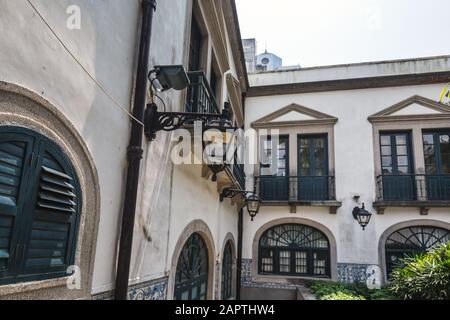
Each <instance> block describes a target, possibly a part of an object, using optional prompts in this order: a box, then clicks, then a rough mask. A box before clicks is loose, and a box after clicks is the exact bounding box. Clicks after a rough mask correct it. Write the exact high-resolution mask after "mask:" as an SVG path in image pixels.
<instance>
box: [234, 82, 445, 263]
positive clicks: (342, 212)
mask: <svg viewBox="0 0 450 320" xmlns="http://www.w3.org/2000/svg"><path fill="white" fill-rule="evenodd" d="M443 87H444V84H436V85H423V86H407V87H395V88H381V89H365V90H348V91H335V92H322V93H309V94H294V95H280V96H267V97H255V98H253V97H252V98H247V99H246V110H245V112H246V120H245V121H246V128H249V127H250V124H251V123H252V122H253V121H255V120H257V119H259V118H261V117H263V116H266V115H268V114H270V113H272V112H274V111H276V110H277V109H280V108H282V107H285V106H287V105H289V104H292V103H297V104H300V105H303V106H306V107H308V108H311V109H314V110H317V111H320V112H323V113H326V114H329V115H331V116H335V117H337V118H338V119H339V120H338V122H337V124H336V125H335V129H334V138H335V174H336V193H337V200H338V201H342V202H343V205H342V207H341V208H339V209H338V212H337V215H330V214H328V213H327V212H328V211H327V210H325V209H318V208H308V207H299V208H298V210H297V213H296V214H290V213H289V212H290V210H289V207H284V208H276V207H263V209H262V210H261V213H260V214H259V215H258V216H257V217H256V219H255V222H249V221H248V220H247V221H246V222H245V226H244V248H243V257H244V258H251V257H252V254H251V243H252V241H253V237H254V234H255V232H256V230H257V229H258V228H259V227H260V226H262V225H263V224H264V223H265V222H267V221H270V219H278V218H281V217H295V216H298V217H302V218H310V219H314V220H315V221H318V222H321V223H323V224H324V225H325V226H327V227H328V228H330V229H331V230H332V231H333V233H334V234H335V237H336V240H337V255H338V262H339V263H363V264H378V240H379V237H380V235H381V234H382V233H383V232H384V231H385V230H386V229H387V228H388V227H389V226H391V225H393V224H395V223H398V222H401V221H405V220H412V219H434V220H441V221H446V222H450V215H449V210H448V208H444V209H436V208H432V209H430V211H429V215H428V216H420V215H419V210H418V209H417V208H397V209H394V208H388V209H386V212H385V214H384V215H377V214H376V213H375V210H374V209H373V208H372V207H371V204H372V202H373V201H374V200H375V168H374V150H373V138H372V125H371V124H370V123H369V121H368V120H367V118H368V116H370V115H372V114H374V113H376V112H379V111H381V110H383V109H385V108H387V107H389V106H391V105H394V104H396V103H398V102H400V101H402V100H404V99H406V98H409V97H411V96H413V95H421V96H424V97H427V98H430V99H433V100H438V99H439V93H440V92H441V90H442V88H443ZM447 127H450V122H449V123H448V126H447ZM354 195H360V196H361V198H360V203H359V205H360V204H361V202H365V204H366V208H368V210H370V211H371V212H373V213H374V216H373V218H372V221H371V222H370V224H369V226H368V227H367V228H366V230H365V231H362V229H361V227H360V226H359V225H358V223H357V222H356V221H355V220H354V219H353V217H352V213H351V212H352V209H353V207H355V206H356V205H357V204H356V202H355V201H354V200H353V196H354Z"/></svg>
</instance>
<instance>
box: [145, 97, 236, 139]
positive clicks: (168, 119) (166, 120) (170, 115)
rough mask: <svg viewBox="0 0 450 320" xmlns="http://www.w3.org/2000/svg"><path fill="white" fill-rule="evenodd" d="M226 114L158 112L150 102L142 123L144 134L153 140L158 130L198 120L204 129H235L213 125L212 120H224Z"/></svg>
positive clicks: (175, 127)
mask: <svg viewBox="0 0 450 320" xmlns="http://www.w3.org/2000/svg"><path fill="white" fill-rule="evenodd" d="M225 116H226V114H225V113H222V114H217V113H192V112H158V107H157V106H156V104H154V103H151V104H149V105H148V106H147V109H146V110H145V117H144V125H145V128H144V129H145V131H144V133H145V136H146V137H147V139H148V140H150V141H153V140H154V139H155V138H156V133H157V132H158V131H167V132H169V131H174V130H177V129H180V128H184V127H186V125H188V124H194V122H197V121H200V122H201V123H202V128H203V129H204V130H208V129H216V130H220V131H225V130H237V129H238V128H235V127H232V126H225V125H224V126H220V125H219V126H214V125H212V124H213V122H215V121H216V122H219V123H220V122H226V121H227V120H228V119H227V118H226V117H225Z"/></svg>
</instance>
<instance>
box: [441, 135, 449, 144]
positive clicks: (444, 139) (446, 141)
mask: <svg viewBox="0 0 450 320" xmlns="http://www.w3.org/2000/svg"><path fill="white" fill-rule="evenodd" d="M439 142H440V143H441V144H450V136H449V135H448V134H442V135H441V136H440V137H439Z"/></svg>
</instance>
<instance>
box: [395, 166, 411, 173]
mask: <svg viewBox="0 0 450 320" xmlns="http://www.w3.org/2000/svg"><path fill="white" fill-rule="evenodd" d="M398 173H399V174H409V167H408V166H405V167H398Z"/></svg>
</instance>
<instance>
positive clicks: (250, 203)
mask: <svg viewBox="0 0 450 320" xmlns="http://www.w3.org/2000/svg"><path fill="white" fill-rule="evenodd" d="M238 194H241V195H243V196H244V200H245V205H246V206H247V211H248V214H249V215H250V218H252V221H253V219H254V218H255V217H256V215H257V214H258V212H259V208H260V206H261V200H260V199H259V197H258V196H257V195H256V194H255V193H254V192H252V191H244V190H238V189H232V188H225V189H223V191H222V193H221V194H220V202H222V201H223V199H224V198H234V197H235V196H237V195H238Z"/></svg>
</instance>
